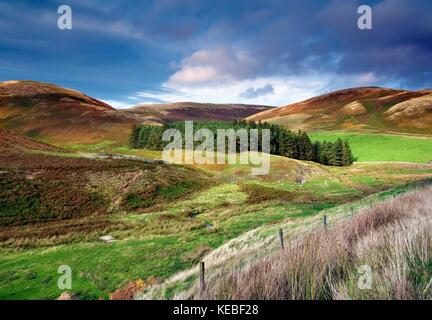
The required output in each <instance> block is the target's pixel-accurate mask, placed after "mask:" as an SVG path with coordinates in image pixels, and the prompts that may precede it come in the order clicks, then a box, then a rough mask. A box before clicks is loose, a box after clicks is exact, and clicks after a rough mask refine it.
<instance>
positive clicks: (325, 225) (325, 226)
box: [323, 215, 327, 229]
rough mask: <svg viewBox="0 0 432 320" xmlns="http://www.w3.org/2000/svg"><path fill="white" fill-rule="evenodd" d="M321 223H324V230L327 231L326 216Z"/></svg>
mask: <svg viewBox="0 0 432 320" xmlns="http://www.w3.org/2000/svg"><path fill="white" fill-rule="evenodd" d="M323 222H324V229H327V215H324V217H323Z"/></svg>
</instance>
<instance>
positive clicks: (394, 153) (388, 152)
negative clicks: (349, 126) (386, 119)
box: [310, 132, 432, 163]
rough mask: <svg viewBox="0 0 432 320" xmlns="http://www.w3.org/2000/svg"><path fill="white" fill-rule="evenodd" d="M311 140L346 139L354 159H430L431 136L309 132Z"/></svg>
mask: <svg viewBox="0 0 432 320" xmlns="http://www.w3.org/2000/svg"><path fill="white" fill-rule="evenodd" d="M310 137H311V139H312V140H313V141H324V140H327V141H335V140H336V139H338V138H341V139H344V140H348V142H349V143H350V146H351V149H352V151H353V154H354V156H355V161H359V162H368V161H401V162H417V163H427V162H429V161H431V160H432V137H422V136H409V135H405V136H402V135H390V134H377V133H350V132H338V133H327V132H322V133H311V134H310Z"/></svg>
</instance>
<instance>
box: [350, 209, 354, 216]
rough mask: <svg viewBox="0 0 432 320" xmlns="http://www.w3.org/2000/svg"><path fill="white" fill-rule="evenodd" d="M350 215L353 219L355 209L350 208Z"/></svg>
mask: <svg viewBox="0 0 432 320" xmlns="http://www.w3.org/2000/svg"><path fill="white" fill-rule="evenodd" d="M350 215H351V218H352V217H354V208H353V207H351V208H350Z"/></svg>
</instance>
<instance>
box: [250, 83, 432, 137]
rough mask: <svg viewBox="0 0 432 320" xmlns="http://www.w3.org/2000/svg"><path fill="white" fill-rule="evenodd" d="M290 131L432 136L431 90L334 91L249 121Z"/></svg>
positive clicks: (375, 89) (274, 110)
mask: <svg viewBox="0 0 432 320" xmlns="http://www.w3.org/2000/svg"><path fill="white" fill-rule="evenodd" d="M248 119H249V120H253V121H267V122H272V123H277V124H282V125H287V126H289V127H291V128H299V129H305V130H308V131H318V130H321V131H322V130H341V129H362V130H379V131H394V132H404V133H423V134H430V133H432V90H420V91H408V90H396V89H387V88H378V87H365V88H353V89H345V90H340V91H335V92H332V93H329V94H325V95H322V96H318V97H315V98H312V99H309V100H306V101H303V102H299V103H294V104H290V105H287V106H284V107H280V108H276V109H272V110H267V111H264V112H261V113H258V114H255V115H252V116H250V117H249V118H248Z"/></svg>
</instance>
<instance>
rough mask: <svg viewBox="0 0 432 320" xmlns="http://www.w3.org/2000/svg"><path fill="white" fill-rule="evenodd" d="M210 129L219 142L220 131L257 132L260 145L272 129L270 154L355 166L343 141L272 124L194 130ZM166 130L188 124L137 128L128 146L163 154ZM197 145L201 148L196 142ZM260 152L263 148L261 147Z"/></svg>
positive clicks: (205, 124)
mask: <svg viewBox="0 0 432 320" xmlns="http://www.w3.org/2000/svg"><path fill="white" fill-rule="evenodd" d="M202 128H205V129H209V130H211V131H212V132H213V134H214V136H215V140H214V141H216V134H217V130H218V129H225V130H228V129H234V130H236V131H237V130H239V129H246V130H249V129H258V132H259V140H258V141H259V142H261V130H262V129H270V153H271V154H274V155H280V156H284V157H288V158H292V159H298V160H308V161H314V162H318V163H321V164H324V165H330V166H349V165H351V164H352V163H353V155H352V152H351V148H350V146H349V144H348V142H347V141H343V140H341V139H338V140H336V141H335V142H328V141H324V142H319V141H316V142H312V141H311V139H310V138H309V136H308V135H307V134H306V132H304V131H300V130H299V131H297V132H293V131H290V130H288V129H286V128H284V127H282V126H280V125H276V124H269V123H261V122H258V123H255V122H248V121H244V120H240V121H233V122H225V121H200V122H194V130H199V129H202ZM167 129H177V130H179V131H180V132H184V129H185V123H184V122H175V123H170V124H166V125H164V126H159V127H158V126H136V127H134V128H133V129H132V133H131V135H130V139H129V144H130V147H131V148H133V149H150V150H163V148H164V147H165V146H166V145H167V144H168V143H169V142H164V141H162V135H163V132H164V131H165V130H167ZM197 144H199V143H198V142H197ZM259 150H261V146H260V144H259Z"/></svg>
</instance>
